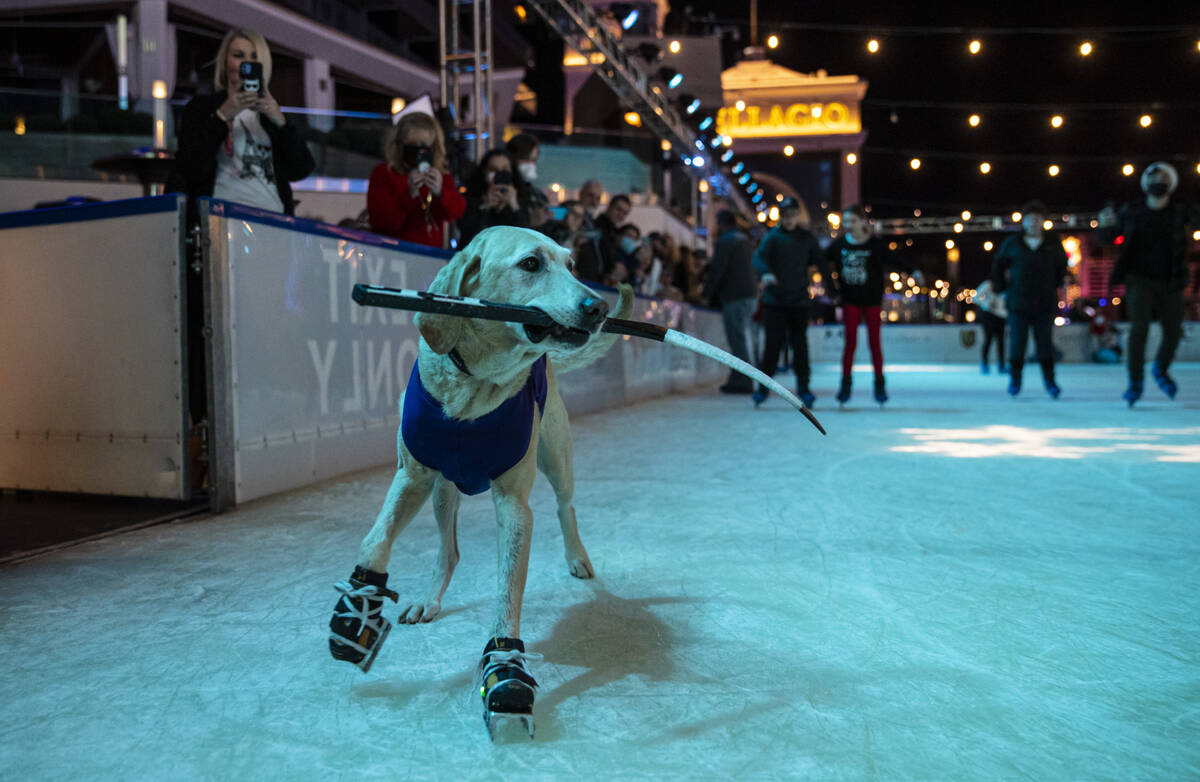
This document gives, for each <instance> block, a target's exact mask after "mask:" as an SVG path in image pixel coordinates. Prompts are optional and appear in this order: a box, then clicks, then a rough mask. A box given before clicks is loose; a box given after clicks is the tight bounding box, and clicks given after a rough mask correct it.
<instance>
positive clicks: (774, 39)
mask: <svg viewBox="0 0 1200 782" xmlns="http://www.w3.org/2000/svg"><path fill="white" fill-rule="evenodd" d="M777 46H779V36H778V35H772V36H771V37H769V38H767V48H768V49H774V48H775V47H777Z"/></svg>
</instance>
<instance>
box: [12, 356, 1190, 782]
mask: <svg viewBox="0 0 1200 782" xmlns="http://www.w3.org/2000/svg"><path fill="white" fill-rule="evenodd" d="M1030 370H1031V371H1030V372H1029V373H1028V374H1027V384H1026V385H1027V388H1026V391H1025V393H1023V394H1022V395H1021V397H1019V398H1018V399H1016V400H1010V399H1008V398H1007V397H1006V396H1005V394H1004V390H1003V386H1004V383H1005V382H1006V379H1005V378H1004V377H1002V376H996V375H991V376H987V377H982V376H980V375H979V374H978V370H976V369H973V368H970V367H932V366H896V367H889V386H888V389H889V392H890V393H891V395H892V401H891V402H890V403H889V404H888V406H887V408H886V409H885V410H883V411H880V410H879V408H878V407H877V406H876V405H875V404H874V403H872V402H870V401H869V398H868V397H869V388H870V377H869V375H868V374H866V373H860V374H859V375H858V376H857V377H856V381H857V385H856V389H855V393H856V395H855V398H854V400H853V401H852V402H851V404H850V405H849V406H848V408H847V410H846V411H844V412H839V411H838V410H837V407H836V404H835V403H833V402H832V395H833V391H834V387H835V385H836V381H837V369H836V368H835V367H832V366H821V367H818V368H817V369H816V373H815V375H814V390H815V391H816V392H817V395H818V397H819V399H818V402H817V405H816V407H815V412H816V413H817V414H818V415H819V416H820V417H821V420H822V421H823V423H824V424H825V426H826V428H827V429H828V430H829V436H828V437H824V438H822V437H821V436H820V435H819V434H817V432H816V431H815V430H814V429H813V428H812V427H811V426H810V425H809V424H808V423H807V422H806V421H805V420H804V418H803V417H802V416H800V415H799V414H798V413H797V412H796V411H794V410H792V409H790V408H787V407H785V405H784V404H783V403H782V402H780V401H779V400H777V399H772V400H770V401H768V403H767V404H766V406H765V407H764V408H763V409H761V410H758V411H754V410H752V409H751V403H750V400H749V399H748V398H747V397H725V396H721V395H718V394H717V393H716V392H715V391H713V392H708V393H704V394H698V395H695V396H689V397H675V398H665V399H661V400H657V401H653V402H649V403H645V404H640V405H637V406H635V407H632V408H629V409H626V410H621V411H615V412H608V413H602V414H598V415H593V416H589V417H584V418H580V419H578V420H576V421H575V422H574V433H575V444H576V448H575V454H576V475H577V476H578V492H577V495H576V501H575V502H576V507H577V509H578V513H579V519H580V527H581V530H582V534H583V539H584V542H585V543H586V544H587V546H588V550H589V552H590V554H591V559H592V562H593V563H594V564H595V566H596V568H597V573H598V578H597V579H596V580H594V581H591V582H584V581H579V580H577V579H574V578H572V577H571V576H570V575H569V574H568V573H567V568H566V564H565V562H564V560H563V556H562V549H561V545H560V537H559V534H558V529H557V521H556V519H555V517H554V501H553V499H552V495H551V492H550V489H549V486H548V485H547V484H546V482H545V479H544V478H539V480H538V484H537V486H536V488H535V490H534V495H533V506H534V514H535V518H536V531H535V537H534V541H533V556H532V567H531V571H530V577H529V586H528V590H527V593H526V599H525V611H524V621H523V633H522V634H523V636H524V638H525V640H526V641H527V642H528V644H529V646H530V650H531V651H535V652H539V653H541V654H543V655H545V660H544V661H542V662H537V663H533V665H532V673H533V675H534V676H535V677H536V678H537V679H538V680H539V681H540V683H541V685H542V689H541V691H540V694H539V699H538V703H537V707H536V712H535V714H536V718H537V724H538V734H537V740H536V741H533V742H522V743H515V744H507V745H499V746H492V745H490V744H489V742H488V740H487V738H486V734H485V731H484V726H483V721H482V719H481V706H480V702H479V697H478V694H477V693H476V692H473V688H472V684H471V671H472V668H473V666H474V664H475V662H476V661H477V659H478V655H479V653H480V652H481V651H482V650H483V645H484V643H485V642H486V640H487V632H488V628H489V625H490V622H491V611H492V606H493V602H494V592H495V569H496V563H495V559H496V543H495V522H494V517H493V513H492V507H491V501H490V498H489V497H488V495H482V496H479V497H474V498H468V499H466V500H465V501H464V503H463V506H462V512H461V516H460V546H461V551H462V562H461V563H460V565H459V569H458V572H457V574H456V576H455V579H454V582H453V583H452V584H451V586H450V590H449V592H448V593H447V595H446V599H445V601H444V603H443V614H442V615H441V616H439V617H438V618H437V619H436V620H435V621H434V622H433V623H431V624H428V625H419V626H416V627H407V626H401V627H397V628H395V629H394V630H393V632H392V635H391V638H390V639H389V640H388V642H387V645H386V646H385V647H384V648H383V651H382V653H381V654H380V656H379V659H378V660H377V661H376V663H375V667H374V669H373V670H372V671H371V673H370V674H369V675H363V674H361V673H360V672H359V671H358V670H357V669H356V668H353V667H351V666H350V665H348V664H346V663H340V662H334V661H333V660H332V659H331V658H330V657H329V655H328V653H327V651H326V640H325V639H326V626H327V623H328V620H329V616H330V612H331V610H332V608H333V606H334V603H335V598H336V593H335V592H334V591H333V588H332V584H333V582H334V581H335V580H339V579H342V578H344V577H346V576H347V575H349V573H350V570H351V568H352V567H353V565H354V560H355V555H356V553H357V549H358V543H359V540H360V539H361V537H362V536H363V534H364V533H365V532H366V530H367V528H368V526H369V525H370V523H371V521H372V519H373V518H374V516H375V513H376V511H377V509H378V506H379V503H380V501H381V500H382V498H383V495H384V492H385V489H386V487H387V485H388V481H389V477H390V475H389V471H388V470H382V469H381V470H374V471H370V472H365V473H359V474H357V475H354V476H352V477H350V478H348V479H344V480H338V481H334V482H327V483H324V484H321V485H318V486H315V487H312V488H310V489H305V490H300V491H294V492H291V493H288V494H286V495H281V496H277V497H274V498H268V499H266V500H262V501H258V502H254V503H251V504H249V505H246V506H243V507H241V508H238V509H237V510H235V511H233V512H231V513H228V514H225V515H223V516H219V517H213V518H208V519H204V520H200V521H187V522H180V523H176V524H172V525H168V526H160V527H155V528H150V529H146V530H142V531H139V532H133V533H129V534H125V535H119V536H116V537H113V538H110V539H107V540H102V541H97V542H93V543H88V544H84V545H81V546H78V547H75V548H72V549H68V550H64V551H60V552H58V553H55V554H51V555H47V556H43V557H39V558H37V559H34V560H30V561H26V562H24V563H20V564H17V565H14V566H9V567H6V568H4V569H2V570H0V655H2V659H3V666H4V669H3V673H2V674H0V704H3V707H2V708H0V769H3V771H2V772H0V776H3V777H4V778H5V779H13V780H25V779H55V780H62V779H122V780H125V779H128V780H136V779H169V780H173V779H189V780H190V779H204V780H208V779H238V780H241V779H287V780H307V779H313V780H325V779H355V780H362V779H388V780H416V779H447V780H459V779H513V780H515V779H576V780H608V779H680V778H688V779H773V778H774V779H787V778H811V779H835V778H837V779H865V778H880V779H889V780H891V779H946V780H962V779H980V780H994V779H1012V778H1030V779H1044V780H1067V779H1071V780H1075V779H1111V778H1117V779H1124V778H1139V779H1162V780H1179V779H1185V778H1192V779H1195V778H1197V777H1198V776H1200V666H1198V663H1200V366H1196V365H1190V366H1185V367H1180V368H1179V369H1178V371H1177V373H1176V375H1177V378H1178V380H1179V382H1180V385H1181V387H1182V389H1183V390H1182V391H1181V393H1180V395H1179V398H1178V399H1177V400H1175V401H1174V402H1169V401H1167V400H1166V399H1165V397H1163V396H1162V394H1161V393H1160V392H1159V391H1158V389H1157V388H1154V387H1153V386H1151V387H1150V388H1148V389H1147V391H1146V397H1145V401H1144V402H1143V404H1141V405H1139V406H1138V407H1136V408H1135V409H1133V410H1132V411H1130V410H1128V409H1126V407H1125V405H1124V404H1123V403H1122V402H1121V400H1120V399H1119V394H1120V392H1121V390H1122V389H1123V386H1124V383H1123V371H1122V370H1121V369H1120V368H1106V367H1095V366H1063V367H1061V368H1060V383H1061V385H1062V387H1063V388H1064V392H1063V396H1062V398H1061V399H1059V400H1058V401H1051V400H1050V399H1049V398H1047V396H1046V395H1045V393H1044V392H1043V390H1042V388H1041V381H1040V377H1039V374H1038V372H1037V368H1036V367H1030ZM783 379H784V380H785V381H786V382H789V383H790V378H788V377H786V376H784V377H783ZM435 552H436V541H435V533H434V525H433V520H432V515H431V513H430V512H429V510H428V508H426V509H425V510H424V511H423V512H422V513H421V514H420V516H418V518H417V519H416V520H415V521H414V522H413V524H412V525H411V526H410V527H409V529H408V530H407V531H406V532H405V533H404V534H403V535H402V536H401V537H400V539H399V541H398V543H397V545H396V549H395V555H394V557H393V560H392V566H391V582H390V585H391V586H392V587H393V588H395V589H397V590H398V591H399V592H400V593H401V595H402V596H409V597H416V596H418V595H419V594H421V593H422V592H423V590H424V588H425V585H426V581H427V579H428V577H429V572H430V568H431V567H432V563H433V558H434V555H435ZM388 606H389V607H388V609H387V612H388V614H389V615H390V616H392V617H393V618H394V616H395V613H396V608H395V607H393V606H392V604H390V603H389V604H388Z"/></svg>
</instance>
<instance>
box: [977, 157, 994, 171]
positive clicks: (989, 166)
mask: <svg viewBox="0 0 1200 782" xmlns="http://www.w3.org/2000/svg"><path fill="white" fill-rule="evenodd" d="M991 172H992V164H991V163H989V162H987V161H986V160H985V161H984V162H982V163H980V164H979V173H981V174H990V173H991Z"/></svg>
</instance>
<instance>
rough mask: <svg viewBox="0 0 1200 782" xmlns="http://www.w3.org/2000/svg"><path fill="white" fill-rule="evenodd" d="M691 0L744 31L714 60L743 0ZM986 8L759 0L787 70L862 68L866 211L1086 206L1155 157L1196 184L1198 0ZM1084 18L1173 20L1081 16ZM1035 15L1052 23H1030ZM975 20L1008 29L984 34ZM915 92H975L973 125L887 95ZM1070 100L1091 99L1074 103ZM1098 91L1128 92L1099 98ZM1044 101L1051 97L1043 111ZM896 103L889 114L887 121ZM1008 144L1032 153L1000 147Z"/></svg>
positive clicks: (957, 99) (960, 112)
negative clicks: (987, 168) (731, 33)
mask: <svg viewBox="0 0 1200 782" xmlns="http://www.w3.org/2000/svg"><path fill="white" fill-rule="evenodd" d="M689 4H690V5H691V6H692V7H693V9H694V12H695V13H696V14H697V15H702V14H704V13H707V12H708V11H710V10H711V11H714V12H715V13H716V15H717V17H718V19H719V20H723V21H726V22H737V21H741V22H743V23H744V24H745V27H744V28H743V40H742V42H741V43H740V44H734V43H732V42H727V45H726V62H725V66H726V67H729V66H731V65H732V64H733V62H734V60H733V59H732V58H733V56H734V54H735V52H737V51H738V50H739V49H740V46H742V45H745V43H746V41H747V39H748V33H749V23H748V20H749V7H750V4H749V2H748V0H738V1H737V2H731V1H729V0H693V1H692V2H690V3H689ZM683 5H684V3H678V4H676V8H682V7H683ZM986 8H991V9H994V10H991V11H989V10H986ZM986 8H985V9H984V10H979V9H978V8H973V7H970V6H966V4H961V3H960V4H954V5H949V4H941V3H922V4H919V5H918V4H913V3H905V4H899V3H889V4H884V3H870V2H867V3H856V4H817V3H786V2H775V3H761V4H760V6H759V38H760V40H762V39H765V37H766V36H767V35H768V34H769V33H772V32H775V33H777V34H778V35H779V36H780V38H781V45H780V47H779V48H778V49H776V50H774V51H772V52H770V54H769V56H770V58H771V59H772V60H774V61H775V62H777V63H779V64H781V65H784V66H786V67H789V68H792V69H794V70H797V71H802V72H813V71H816V70H817V69H819V68H823V69H825V70H826V71H828V72H829V73H830V74H847V73H853V74H856V75H858V76H859V77H861V78H864V79H867V80H868V81H869V83H870V87H869V89H868V91H867V96H866V103H865V104H864V107H863V125H864V128H865V129H866V130H867V131H868V133H869V135H868V138H867V143H866V149H865V154H864V155H863V160H862V163H861V165H862V167H863V168H862V183H863V196H864V200H865V201H866V202H867V203H870V204H872V205H873V206H874V212H875V214H876V215H877V216H889V215H895V216H900V215H910V214H911V213H912V209H913V208H914V207H921V208H922V209H923V210H924V212H925V214H935V213H956V212H958V211H960V210H961V209H963V208H968V209H971V210H972V211H975V212H976V213H984V212H995V211H1007V210H1011V208H1013V207H1014V206H1016V205H1019V204H1020V203H1021V202H1022V201H1025V200H1027V199H1029V198H1035V197H1037V198H1041V199H1043V200H1045V201H1046V202H1047V203H1048V204H1049V205H1050V207H1051V209H1052V210H1055V211H1057V210H1060V209H1061V210H1064V211H1065V210H1076V209H1081V210H1094V209H1097V208H1099V207H1100V206H1102V205H1103V203H1104V201H1105V200H1108V199H1116V200H1124V199H1127V198H1133V197H1136V196H1137V195H1138V189H1137V175H1136V174H1135V175H1134V176H1133V177H1125V176H1122V175H1121V173H1120V167H1121V164H1122V163H1125V162H1129V163H1132V164H1134V165H1135V166H1136V167H1137V170H1138V172H1140V170H1141V168H1142V167H1144V166H1145V165H1146V164H1147V163H1149V162H1151V161H1153V160H1157V159H1169V160H1172V162H1174V163H1175V165H1176V167H1177V168H1179V170H1180V174H1181V176H1182V180H1183V188H1182V190H1183V192H1185V193H1187V194H1188V195H1195V193H1196V192H1197V190H1200V187H1197V186H1198V185H1200V175H1198V174H1197V172H1196V165H1197V164H1198V163H1200V132H1198V129H1200V93H1198V92H1197V85H1198V84H1200V50H1198V49H1197V41H1198V40H1200V9H1198V7H1197V6H1196V5H1195V4H1193V3H1189V4H1176V5H1175V6H1174V8H1173V9H1172V8H1168V7H1166V6H1163V7H1162V8H1158V7H1157V6H1156V5H1155V4H1149V5H1147V4H1125V6H1124V8H1123V9H1118V10H1114V11H1113V12H1111V13H1100V5H1099V4H1096V3H1091V4H1087V5H1082V4H1077V5H1074V6H1072V7H1066V6H1050V5H1047V6H1046V7H1045V8H1043V9H1041V10H1040V11H1039V12H1038V14H1037V15H1036V16H1034V15H1030V16H1026V17H1022V16H1020V15H1019V14H1018V13H1015V12H1014V10H1013V6H1011V5H1008V4H1002V3H994V4H990V5H989V6H987V7H986ZM781 22H786V23H789V25H790V26H785V25H783V24H780V23H781ZM803 23H809V24H836V25H867V26H871V27H873V28H874V30H873V31H872V32H870V33H868V32H867V31H866V30H862V31H845V32H843V31H830V30H812V29H808V30H806V29H803V27H802V24H803ZM1088 25H1090V26H1092V27H1098V26H1103V27H1139V28H1146V27H1163V26H1170V27H1173V28H1174V29H1173V30H1171V31H1153V32H1152V31H1146V30H1141V31H1136V32H1134V31H1130V32H1120V33H1116V32H1096V31H1092V32H1084V28H1085V27H1086V26H1088ZM889 27H890V28H896V27H904V28H934V27H936V28H958V27H961V28H963V32H961V33H952V34H920V33H917V32H908V33H901V32H898V31H893V32H889V31H888V29H887V28H889ZM1031 27H1036V28H1041V29H1045V28H1060V29H1064V32H1063V34H1035V33H1033V32H1031V31H1030V28H1031ZM983 28H1006V29H1007V30H1019V31H1014V32H1008V33H1005V34H1000V33H991V34H989V33H988V31H987V30H986V29H983ZM973 31H978V32H973ZM870 37H877V38H879V39H880V41H881V50H880V52H879V53H878V54H876V55H871V54H868V52H867V50H866V41H867V39H868V38H870ZM975 37H977V38H979V39H980V40H981V41H982V43H983V50H982V53H981V54H979V55H977V56H971V55H969V54H968V52H967V44H968V42H969V41H970V40H971V39H972V38H975ZM1082 40H1090V41H1092V42H1093V43H1094V44H1095V47H1096V48H1095V51H1094V53H1093V54H1092V55H1091V56H1090V57H1087V58H1084V57H1081V56H1080V54H1079V51H1078V44H1079V42H1080V41H1082ZM889 101H894V102H896V103H895V104H893V103H889ZM911 101H917V102H922V101H932V102H938V103H964V104H970V105H972V106H976V107H977V109H975V113H978V114H980V115H981V117H982V123H981V125H980V127H979V128H976V129H972V128H970V127H969V126H968V124H967V116H968V115H969V114H970V113H972V110H971V109H968V108H966V107H962V108H951V107H931V108H916V107H906V106H904V105H896V104H903V103H905V102H911ZM989 103H991V104H997V103H1005V104H1046V105H1047V108H1045V109H1032V110H1020V111H1018V110H1011V109H1008V110H1002V109H1000V108H998V107H994V108H989V107H988V105H987V104H989ZM1079 104H1083V105H1084V106H1087V107H1092V108H1090V109H1087V110H1085V109H1083V108H1077V107H1076V106H1078V105H1079ZM1104 104H1134V106H1136V108H1135V107H1134V106H1131V107H1129V108H1111V109H1102V108H1100V107H1101V106H1103V105H1104ZM1049 106H1057V107H1060V108H1059V109H1058V110H1057V111H1052V110H1051V109H1050V108H1049ZM893 111H895V113H896V117H897V119H898V122H896V123H893V122H892V121H891V114H892V112H893ZM1053 113H1060V114H1062V115H1063V117H1064V125H1063V127H1062V128H1061V129H1059V130H1052V129H1051V127H1050V124H1049V119H1050V116H1051V115H1052V114H1053ZM1142 113H1150V114H1152V115H1153V117H1154V123H1153V124H1152V126H1151V127H1150V128H1149V129H1142V128H1140V127H1139V126H1138V117H1139V116H1140V115H1141V114H1142ZM914 154H917V155H919V156H921V157H922V159H923V165H922V167H921V169H920V171H919V172H916V173H914V172H912V170H911V169H910V168H909V166H908V161H909V159H910V158H911V157H913V155H914ZM952 155H963V156H964V157H962V158H961V159H959V158H955V157H951V156H952ZM1005 155H1017V156H1023V157H1028V158H1030V159H1028V160H1005V159H1004V156H1005ZM1176 158H1177V159H1176ZM983 160H988V161H990V162H991V164H992V167H993V172H992V173H991V174H990V175H988V176H986V177H985V176H983V175H981V174H980V173H979V170H978V164H979V162H981V161H983ZM1052 162H1057V163H1058V164H1059V165H1060V166H1061V169H1062V173H1061V174H1060V175H1059V176H1058V177H1057V178H1052V177H1050V176H1049V175H1048V173H1047V168H1048V166H1049V165H1050V163H1052Z"/></svg>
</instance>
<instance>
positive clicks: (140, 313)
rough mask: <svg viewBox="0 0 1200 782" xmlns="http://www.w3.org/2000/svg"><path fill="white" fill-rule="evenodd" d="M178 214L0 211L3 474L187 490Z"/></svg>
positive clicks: (70, 488)
mask: <svg viewBox="0 0 1200 782" xmlns="http://www.w3.org/2000/svg"><path fill="white" fill-rule="evenodd" d="M181 214H182V199H181V198H179V197H177V196H163V197H159V198H146V199H133V200H130V201H119V202H110V203H105V204H99V205H94V206H93V205H89V206H81V207H71V208H68V209H55V210H41V211H40V212H23V213H14V214H9V215H3V216H0V248H3V249H2V250H0V357H2V358H0V486H3V487H7V488H25V489H35V490H45V491H62V492H86V493H91V494H116V495H125V496H146V497H158V498H168V499H186V498H187V496H188V495H187V485H188V484H187V482H186V481H185V480H184V475H185V470H186V465H185V459H184V447H185V440H186V438H185V434H186V431H187V430H186V417H185V413H184V409H183V408H184V406H183V401H182V395H181V389H182V387H183V338H182V334H181V325H182V323H183V315H182V307H183V304H182V298H181V297H182V290H183V274H182V270H181V265H180V260H181V255H182V245H181V241H182V237H181V231H182V216H181ZM22 223H24V224H22Z"/></svg>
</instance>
